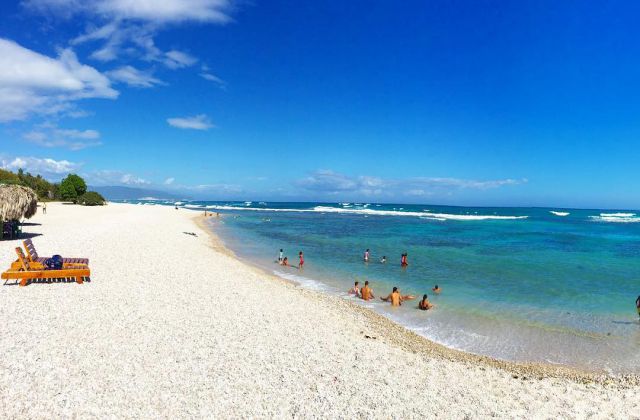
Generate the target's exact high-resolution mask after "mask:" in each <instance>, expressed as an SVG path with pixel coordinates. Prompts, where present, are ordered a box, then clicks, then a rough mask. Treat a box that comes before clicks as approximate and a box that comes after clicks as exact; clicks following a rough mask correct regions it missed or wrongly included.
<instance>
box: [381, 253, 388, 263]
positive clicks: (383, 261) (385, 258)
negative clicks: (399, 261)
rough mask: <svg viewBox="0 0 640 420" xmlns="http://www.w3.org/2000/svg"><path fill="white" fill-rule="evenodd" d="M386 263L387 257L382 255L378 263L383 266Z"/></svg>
mask: <svg viewBox="0 0 640 420" xmlns="http://www.w3.org/2000/svg"><path fill="white" fill-rule="evenodd" d="M386 262H387V257H386V255H383V256H382V258H380V263H381V264H385V263H386Z"/></svg>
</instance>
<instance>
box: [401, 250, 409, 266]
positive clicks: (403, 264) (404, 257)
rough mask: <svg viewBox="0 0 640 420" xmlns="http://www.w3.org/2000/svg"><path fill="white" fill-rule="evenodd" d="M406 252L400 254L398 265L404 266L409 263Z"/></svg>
mask: <svg viewBox="0 0 640 420" xmlns="http://www.w3.org/2000/svg"><path fill="white" fill-rule="evenodd" d="M407 255H408V254H407V253H406V252H405V253H404V254H402V256H401V257H400V265H401V266H402V267H406V266H408V265H409V261H407Z"/></svg>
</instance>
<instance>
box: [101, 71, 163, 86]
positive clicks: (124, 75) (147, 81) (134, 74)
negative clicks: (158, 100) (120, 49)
mask: <svg viewBox="0 0 640 420" xmlns="http://www.w3.org/2000/svg"><path fill="white" fill-rule="evenodd" d="M106 75H107V76H108V77H109V78H110V79H111V80H113V81H116V82H121V83H126V84H127V85H129V86H131V87H136V88H150V87H154V86H156V85H162V84H164V83H163V82H162V81H161V80H159V79H156V78H155V77H153V76H152V75H151V73H150V72H146V71H141V70H138V69H136V68H135V67H132V66H122V67H119V68H117V69H115V70H111V71H108V72H107V73H106Z"/></svg>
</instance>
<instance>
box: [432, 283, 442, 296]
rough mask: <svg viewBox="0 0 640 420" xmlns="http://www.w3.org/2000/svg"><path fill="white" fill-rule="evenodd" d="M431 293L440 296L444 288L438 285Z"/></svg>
mask: <svg viewBox="0 0 640 420" xmlns="http://www.w3.org/2000/svg"><path fill="white" fill-rule="evenodd" d="M431 291H432V292H433V293H435V294H437V295H439V294H440V292H442V288H441V287H440V286H438V285H437V284H436V285H435V286H434V288H433V289H431Z"/></svg>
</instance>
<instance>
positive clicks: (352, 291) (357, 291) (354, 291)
mask: <svg viewBox="0 0 640 420" xmlns="http://www.w3.org/2000/svg"><path fill="white" fill-rule="evenodd" d="M348 293H349V294H350V295H356V296H357V297H360V282H359V281H357V282H355V283H354V284H353V287H352V288H351V289H349V292H348Z"/></svg>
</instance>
